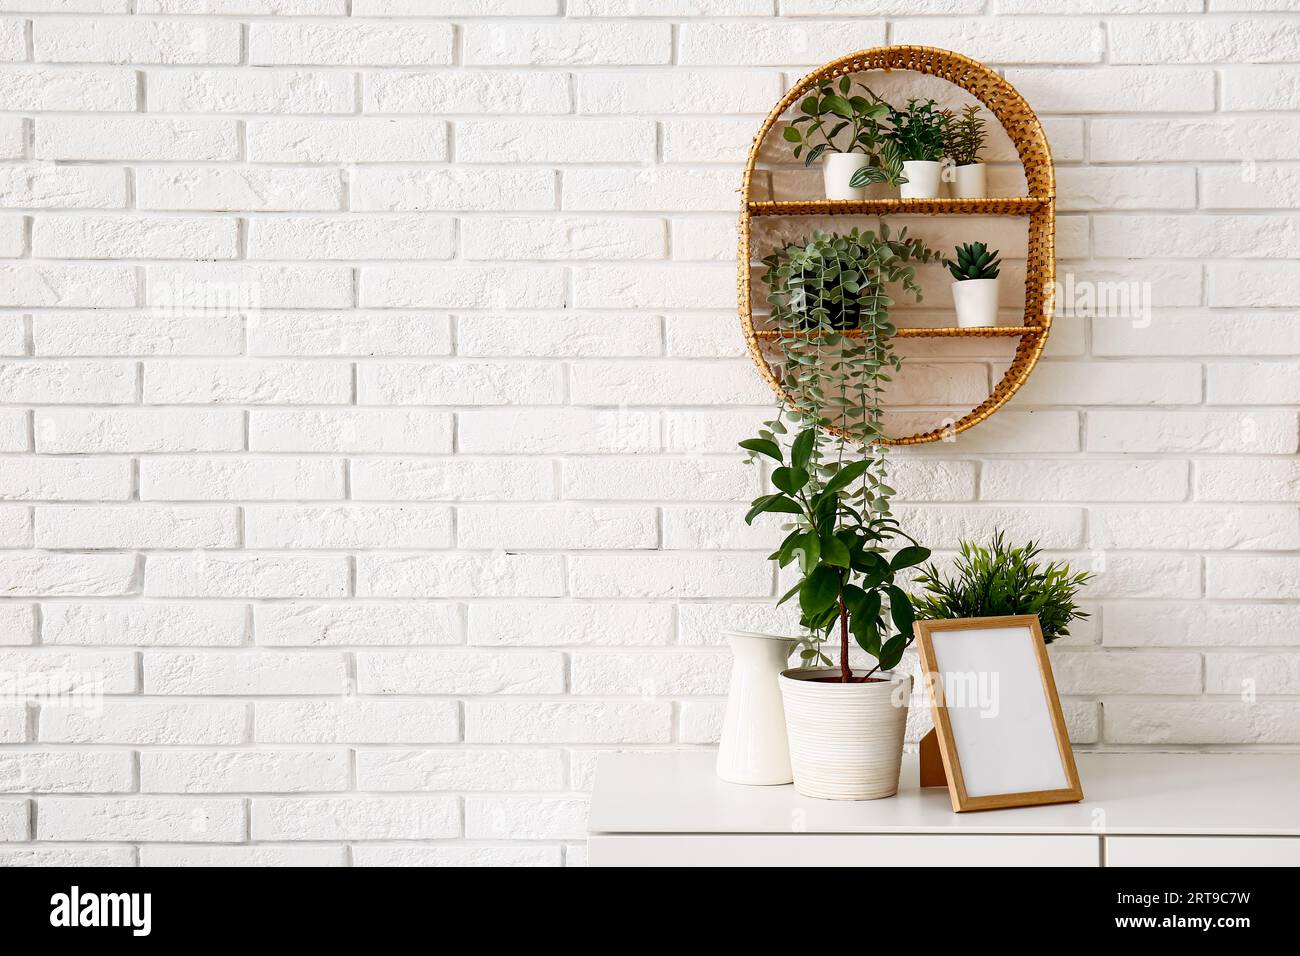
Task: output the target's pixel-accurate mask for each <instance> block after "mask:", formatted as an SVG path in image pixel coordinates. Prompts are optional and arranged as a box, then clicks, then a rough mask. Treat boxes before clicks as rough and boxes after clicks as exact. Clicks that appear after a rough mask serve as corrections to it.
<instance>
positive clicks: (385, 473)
mask: <svg viewBox="0 0 1300 956" xmlns="http://www.w3.org/2000/svg"><path fill="white" fill-rule="evenodd" d="M351 472H352V497H353V498H355V499H357V500H359V501H367V500H369V501H411V500H417V501H549V500H551V499H553V498H554V497H555V493H556V480H555V469H554V466H553V465H552V464H551V463H550V462H547V461H539V460H536V459H527V458H517V459H510V458H484V459H474V458H468V459H457V458H447V459H438V458H372V459H368V460H358V461H354V462H352V465H351Z"/></svg>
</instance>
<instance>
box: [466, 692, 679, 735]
mask: <svg viewBox="0 0 1300 956" xmlns="http://www.w3.org/2000/svg"><path fill="white" fill-rule="evenodd" d="M671 733H672V705H671V704H669V703H666V702H637V703H609V702H603V701H467V702H466V703H465V739H466V741H467V742H469V743H511V744H552V743H591V744H601V743H648V744H654V743H667V742H668V741H669V739H670V737H671Z"/></svg>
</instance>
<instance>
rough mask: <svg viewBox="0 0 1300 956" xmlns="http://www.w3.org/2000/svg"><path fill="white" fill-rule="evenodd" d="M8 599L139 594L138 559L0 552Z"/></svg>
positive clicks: (2, 576) (1, 576)
mask: <svg viewBox="0 0 1300 956" xmlns="http://www.w3.org/2000/svg"><path fill="white" fill-rule="evenodd" d="M0 580H2V581H4V582H5V583H4V590H3V594H4V595H5V596H6V597H24V596H33V597H35V596H49V597H72V596H77V597H80V596H87V597H90V596H94V597H107V596H113V595H123V594H132V593H136V592H137V591H138V589H139V582H138V578H137V571H136V557H135V556H134V555H130V554H36V553H22V552H12V551H10V552H2V553H0Z"/></svg>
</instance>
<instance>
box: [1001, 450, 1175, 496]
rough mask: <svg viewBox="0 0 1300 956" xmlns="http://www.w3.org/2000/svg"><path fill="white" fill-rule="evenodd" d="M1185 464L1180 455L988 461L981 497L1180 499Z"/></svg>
mask: <svg viewBox="0 0 1300 956" xmlns="http://www.w3.org/2000/svg"><path fill="white" fill-rule="evenodd" d="M1187 486H1188V481H1187V464H1186V463H1185V462H1181V461H1162V460H1156V459H1152V460H1145V461H1144V460H1125V461H1079V460H1073V459H1072V460H1069V461H1050V460H1029V459H1017V460H1015V461H987V462H985V463H984V464H983V466H982V468H981V471H980V497H981V498H984V499H987V500H993V501H1051V502H1063V501H1144V502H1150V501H1182V500H1184V499H1185V498H1186V497H1187Z"/></svg>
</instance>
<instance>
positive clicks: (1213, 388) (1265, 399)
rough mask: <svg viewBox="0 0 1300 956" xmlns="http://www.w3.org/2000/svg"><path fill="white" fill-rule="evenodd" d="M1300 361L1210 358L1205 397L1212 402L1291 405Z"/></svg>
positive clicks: (1207, 366) (1206, 375)
mask: <svg viewBox="0 0 1300 956" xmlns="http://www.w3.org/2000/svg"><path fill="white" fill-rule="evenodd" d="M1297 375H1300V362H1211V363H1209V364H1208V365H1206V367H1205V400H1206V401H1207V402H1209V403H1210V404H1212V405H1290V404H1292V403H1293V402H1294V400H1295V387H1294V384H1295V380H1296V376H1297Z"/></svg>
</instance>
